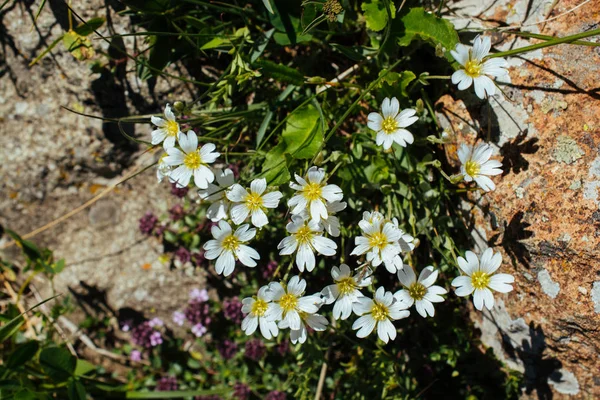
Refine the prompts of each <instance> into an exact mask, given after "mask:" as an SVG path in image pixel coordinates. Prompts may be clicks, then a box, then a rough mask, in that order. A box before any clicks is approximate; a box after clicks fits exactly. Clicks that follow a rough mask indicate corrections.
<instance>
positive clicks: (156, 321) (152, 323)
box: [148, 317, 165, 328]
mask: <svg viewBox="0 0 600 400" xmlns="http://www.w3.org/2000/svg"><path fill="white" fill-rule="evenodd" d="M164 324H165V323H164V322H163V320H162V319H160V318H156V317H155V318H152V319H151V320H150V321H148V325H150V327H152V328H154V327H157V326H163V325H164Z"/></svg>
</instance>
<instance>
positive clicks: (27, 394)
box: [13, 389, 38, 400]
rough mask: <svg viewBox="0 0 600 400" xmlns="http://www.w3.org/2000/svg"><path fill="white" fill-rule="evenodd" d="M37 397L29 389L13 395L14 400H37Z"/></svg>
mask: <svg viewBox="0 0 600 400" xmlns="http://www.w3.org/2000/svg"><path fill="white" fill-rule="evenodd" d="M37 398H38V397H37V396H36V395H35V393H33V392H32V391H30V390H29V389H23V390H20V391H18V392H17V393H15V397H13V399H14V400H37Z"/></svg>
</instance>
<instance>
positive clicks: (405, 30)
mask: <svg viewBox="0 0 600 400" xmlns="http://www.w3.org/2000/svg"><path fill="white" fill-rule="evenodd" d="M397 21H398V24H394V25H395V26H394V29H393V31H394V35H395V36H396V37H397V43H398V44H399V45H400V46H408V45H409V44H411V43H412V41H413V40H415V39H417V38H420V39H422V40H424V41H426V42H428V43H430V44H431V45H432V46H434V47H435V46H437V45H438V44H441V45H442V46H443V47H444V48H445V49H446V50H445V53H446V58H448V59H449V60H452V58H451V56H450V53H449V52H450V50H454V47H456V44H457V43H459V40H458V34H457V33H456V30H455V29H454V25H452V23H450V22H449V21H448V20H445V19H442V18H438V17H436V16H435V15H433V14H430V13H428V12H426V11H425V9H423V8H421V7H416V8H412V9H411V10H410V11H409V12H408V14H406V15H404V16H403V17H402V18H399V19H398V20H397Z"/></svg>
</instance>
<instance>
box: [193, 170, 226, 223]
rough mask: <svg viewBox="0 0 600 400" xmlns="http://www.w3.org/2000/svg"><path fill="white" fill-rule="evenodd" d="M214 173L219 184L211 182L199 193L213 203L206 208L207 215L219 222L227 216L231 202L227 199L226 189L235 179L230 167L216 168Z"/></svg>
mask: <svg viewBox="0 0 600 400" xmlns="http://www.w3.org/2000/svg"><path fill="white" fill-rule="evenodd" d="M214 173H215V179H216V181H217V184H216V185H215V184H213V183H209V184H208V186H207V188H206V189H201V190H199V191H198V195H199V196H200V198H201V199H202V200H203V201H208V202H210V203H212V204H211V205H210V206H209V207H208V210H206V217H207V218H209V219H210V220H211V221H213V222H218V221H220V220H222V219H225V218H227V214H228V213H229V206H230V204H231V203H230V202H229V200H228V199H227V196H226V191H227V189H229V188H230V187H231V186H232V185H233V184H234V183H235V181H234V178H233V171H232V170H230V169H224V170H215V171H214Z"/></svg>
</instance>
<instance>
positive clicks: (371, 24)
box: [360, 0, 396, 32]
mask: <svg viewBox="0 0 600 400" xmlns="http://www.w3.org/2000/svg"><path fill="white" fill-rule="evenodd" d="M390 5H391V7H390V13H391V14H392V18H396V7H394V3H393V2H390ZM360 7H361V9H362V10H363V12H364V13H365V20H366V21H367V28H369V29H371V30H373V31H375V32H378V31H380V30H382V29H383V28H385V26H386V25H387V23H388V18H389V16H388V12H387V10H386V9H385V3H384V1H383V0H367V1H363V3H362V4H361V6H360Z"/></svg>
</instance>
